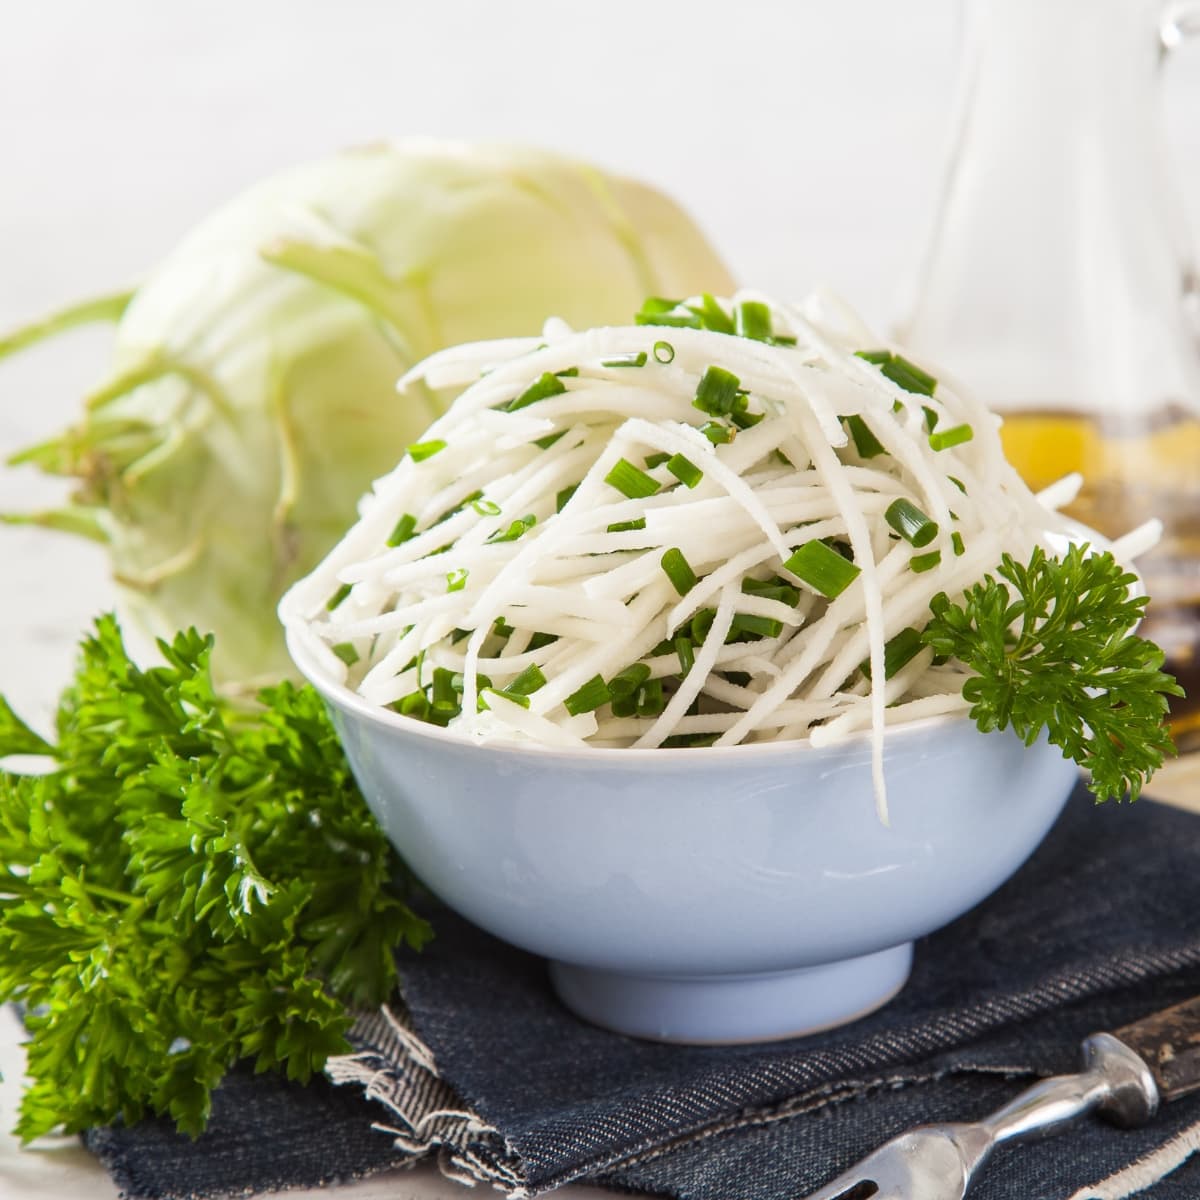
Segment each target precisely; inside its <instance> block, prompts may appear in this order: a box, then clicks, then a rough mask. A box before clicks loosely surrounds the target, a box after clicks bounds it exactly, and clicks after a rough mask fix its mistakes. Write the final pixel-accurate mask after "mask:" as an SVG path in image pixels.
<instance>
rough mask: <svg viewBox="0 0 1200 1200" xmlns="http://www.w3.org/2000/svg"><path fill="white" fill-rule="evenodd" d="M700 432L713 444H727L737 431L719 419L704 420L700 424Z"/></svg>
mask: <svg viewBox="0 0 1200 1200" xmlns="http://www.w3.org/2000/svg"><path fill="white" fill-rule="evenodd" d="M700 432H701V433H702V434H704V436H705V437H706V438H708V440H709V441H710V442H712V444H713V445H714V446H728V445H729V443H730V442H732V441H733V439H734V435H735V434H736V432H737V431H736V430H734V429H730V427H729V426H728V425H725V424H723V423H722V422H720V421H705V422H704V424H703V425H701V426H700Z"/></svg>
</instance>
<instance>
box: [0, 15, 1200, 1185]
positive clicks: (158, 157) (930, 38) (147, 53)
mask: <svg viewBox="0 0 1200 1200" xmlns="http://www.w3.org/2000/svg"><path fill="white" fill-rule="evenodd" d="M1015 2H1022V3H1028V2H1030V0H1015ZM1044 2H1047V3H1058V2H1061V0H1044ZM1130 2H1134V0H1130ZM959 7H960V6H959V4H958V3H956V2H955V0H910V2H909V3H903V4H902V3H897V2H896V0H860V2H857V3H846V2H841V3H837V2H835V0H824V2H822V3H818V2H816V0H791V2H783V0H780V2H776V3H771V2H769V0H738V2H736V3H735V2H731V0H725V2H724V3H710V2H707V0H604V3H596V4H588V5H583V4H578V3H573V2H571V0H559V2H558V3H553V2H551V0H526V2H518V0H422V2H421V3H408V2H405V0H391V2H384V0H340V2H338V3H332V2H330V3H320V2H319V0H206V2H203V3H201V2H197V0H186V2H179V0H104V2H103V3H99V2H97V0H36V2H32V3H31V2H29V0H23V2H22V0H0V18H2V24H0V29H2V35H0V330H3V329H6V328H7V327H10V326H13V325H15V324H17V323H19V322H22V321H25V320H28V319H31V318H33V317H34V316H36V315H38V314H39V313H41V312H43V311H45V310H49V309H52V308H54V307H56V306H59V305H62V304H65V303H67V302H69V301H72V300H75V299H78V298H81V297H83V296H86V295H89V294H94V293H103V292H107V291H111V290H114V289H115V288H117V287H119V286H121V285H123V284H125V283H127V282H130V281H133V280H136V279H137V277H138V276H139V275H140V274H141V273H142V272H144V271H145V270H146V269H147V268H149V267H150V266H151V265H153V264H154V263H155V262H156V261H157V260H158V259H159V258H160V257H161V256H162V255H163V254H164V253H165V252H166V251H167V249H168V248H169V247H170V246H171V245H172V244H173V243H174V242H175V241H176V240H177V239H178V238H179V237H180V235H181V234H182V233H183V232H184V231H185V230H187V229H188V228H189V227H190V226H191V225H192V224H194V223H195V222H196V221H197V220H198V219H199V218H200V217H201V216H203V215H204V214H205V213H206V212H207V211H209V210H210V209H211V208H212V207H213V206H215V205H216V204H218V203H220V202H221V201H223V200H225V199H226V198H228V197H229V196H231V195H233V194H234V193H236V192H237V191H239V190H240V189H241V188H243V187H244V186H246V185H247V184H249V183H250V182H252V181H254V180H256V179H257V178H259V177H261V176H263V175H265V174H268V173H270V172H272V171H274V170H276V169H278V168H280V167H283V166H286V165H289V164H292V163H296V162H300V161H303V160H305V159H310V158H314V157H320V156H322V155H325V154H327V153H329V152H331V151H333V150H335V149H337V148H339V147H342V146H345V145H349V144H354V143H360V142H367V141H373V140H376V139H379V138H383V137H389V136H405V135H412V134H425V135H435V136H450V137H461V138H471V139H495V140H507V141H523V142H531V143H538V144H542V145H545V146H549V147H553V148H558V149H561V150H566V151H569V152H571V153H573V154H575V155H578V156H581V157H584V158H588V159H592V160H594V161H596V162H597V163H599V164H601V165H603V166H606V167H608V168H610V169H614V170H618V171H621V172H624V173H627V174H631V175H636V176H640V177H642V178H644V179H646V180H648V181H650V182H652V183H655V184H657V185H658V186H660V187H662V188H664V189H666V190H668V191H670V192H671V193H672V194H673V195H675V196H676V197H677V198H678V199H680V200H682V201H683V202H684V204H685V205H686V206H687V207H688V208H689V209H690V211H691V212H692V214H693V215H694V216H695V217H696V218H697V220H698V221H699V222H700V224H701V225H702V226H703V227H704V228H705V230H706V231H707V233H708V234H709V236H710V237H711V238H712V239H713V241H714V242H715V243H716V244H717V245H718V246H719V247H720V248H721V251H722V253H723V254H724V255H725V257H726V258H727V260H728V262H729V264H730V266H731V267H732V268H733V271H734V273H735V275H736V276H737V277H738V278H739V279H740V280H742V281H743V282H745V283H748V284H753V285H755V286H758V287H762V288H764V289H767V290H770V291H774V292H780V293H785V294H794V295H798V294H800V293H802V292H804V291H805V290H807V289H808V288H809V287H810V286H812V285H813V284H815V283H818V282H829V283H831V284H832V285H833V286H834V287H836V288H837V289H838V290H839V291H841V292H842V293H843V294H845V295H846V296H848V297H849V298H850V299H851V300H852V301H853V302H854V303H856V304H857V305H858V306H859V307H860V308H861V309H862V310H863V311H864V313H865V314H866V315H867V316H868V318H869V319H870V320H871V321H873V322H874V323H876V325H877V326H879V327H880V328H883V329H886V328H887V326H888V325H889V324H890V323H891V322H892V321H893V320H894V319H896V318H897V317H898V316H899V314H900V312H901V311H902V306H903V303H904V301H903V294H904V287H905V285H906V283H907V282H908V280H909V278H910V276H911V274H912V272H913V271H914V270H915V267H916V263H917V260H918V256H919V250H920V245H921V243H922V241H923V239H924V236H925V233H926V229H927V225H928V222H929V220H930V215H931V209H932V205H933V202H934V198H935V195H936V193H937V188H938V184H939V179H940V174H941V169H942V158H943V154H944V152H945V148H946V144H947V140H948V137H949V115H950V109H951V106H952V103H953V99H954V96H955V80H956V48H957V44H958V42H957V36H958V19H959ZM1164 82H1165V88H1164V95H1165V105H1166V113H1167V119H1168V125H1169V129H1170V133H1171V138H1172V144H1173V147H1174V150H1175V155H1176V162H1177V173H1178V178H1179V184H1180V189H1181V194H1182V197H1183V199H1184V202H1185V207H1186V209H1187V211H1188V213H1189V215H1190V217H1191V220H1192V227H1193V229H1196V228H1197V227H1200V48H1190V49H1187V50H1184V51H1183V52H1181V53H1180V55H1179V56H1178V61H1177V62H1174V63H1171V64H1169V67H1168V70H1167V77H1166V79H1165V81H1164ZM1030 186H1036V181H1030ZM105 351H106V339H105V337H104V335H103V334H102V333H100V332H99V331H94V330H93V331H87V332H84V333H79V334H75V335H72V336H71V337H70V338H68V339H64V340H60V341H58V342H55V343H53V344H51V345H49V346H46V347H43V348H40V349H38V350H35V351H33V352H31V353H29V354H27V355H25V356H23V357H22V358H20V359H19V360H15V361H12V362H9V363H0V455H4V454H7V453H9V452H11V451H12V450H14V449H16V448H18V447H20V446H23V445H25V444H28V443H29V442H30V441H33V440H36V439H37V438H38V437H41V436H45V435H48V434H50V433H52V432H55V431H57V430H58V429H59V428H61V427H62V425H63V424H64V423H66V422H67V421H68V420H69V419H70V417H71V416H72V415H73V414H74V412H75V411H76V410H77V403H78V398H79V397H80V396H81V395H82V394H83V392H84V391H86V390H87V388H88V387H89V385H91V384H94V383H95V382H96V381H98V380H99V379H100V378H101V377H102V375H103V371H104V358H105ZM55 494H56V493H55V491H54V489H53V488H52V487H50V486H49V485H47V484H46V483H45V482H44V481H42V480H40V479H39V478H38V477H37V476H36V475H35V474H34V473H33V472H32V471H12V470H4V469H3V468H0V511H3V510H6V509H7V510H11V509H13V508H30V507H34V506H36V505H39V504H45V503H49V502H50V501H52V499H53V498H54V496H55ZM109 603H111V597H110V593H109V591H108V587H107V584H106V581H105V574H104V568H103V561H102V558H101V555H100V554H99V552H98V551H95V550H94V549H93V548H92V547H89V546H86V545H83V544H77V543H75V542H73V541H69V540H67V539H63V538H57V537H54V536H52V535H49V534H38V533H30V532H28V531H21V530H12V529H5V528H3V527H0V692H4V693H7V694H8V695H9V696H10V697H12V698H13V699H14V700H15V701H17V702H18V703H19V704H20V705H21V706H22V707H24V709H25V711H26V712H27V713H28V714H29V715H30V716H32V717H33V718H34V719H35V720H36V721H38V722H41V723H44V721H45V718H46V716H47V714H48V712H49V709H50V705H51V702H52V700H53V697H54V696H55V694H56V693H57V690H58V688H59V686H60V684H61V683H62V681H63V679H64V677H65V674H66V672H67V669H68V667H69V663H70V661H71V657H72V647H73V645H74V642H75V640H76V636H77V634H78V632H79V630H80V629H81V628H82V627H83V625H84V624H85V622H86V621H87V619H88V617H89V616H90V614H91V613H92V612H93V611H95V610H96V609H98V608H99V607H101V606H104V605H107V604H109ZM11 1041H12V1033H11V1031H9V1033H8V1036H7V1043H8V1044H9V1045H10V1046H11ZM11 1061H12V1059H11V1058H10V1059H9V1062H10V1063H11ZM11 1084H12V1081H10V1086H9V1087H8V1089H7V1090H6V1092H5V1094H4V1099H5V1100H6V1101H7V1102H8V1103H11V1100H12V1097H13V1095H14V1089H13V1087H12V1086H11ZM0 1124H2V1125H3V1126H4V1127H5V1128H7V1127H8V1126H9V1125H10V1124H11V1113H10V1112H0ZM31 1169H32V1168H30V1167H29V1165H28V1160H27V1159H24V1158H23V1159H22V1160H21V1162H20V1164H18V1162H17V1160H16V1159H15V1158H14V1157H13V1152H12V1150H11V1143H5V1142H3V1141H2V1140H0V1196H4V1197H6V1198H7V1196H10V1195H11V1196H16V1195H18V1194H22V1195H34V1194H37V1195H45V1196H50V1195H54V1196H59V1195H62V1196H66V1195H76V1194H81V1193H80V1192H79V1191H78V1188H79V1186H82V1185H80V1184H78V1183H74V1184H73V1183H70V1182H69V1177H68V1176H62V1177H61V1179H62V1180H63V1181H62V1182H60V1180H59V1178H57V1177H56V1178H52V1177H50V1176H43V1177H39V1178H40V1183H39V1181H38V1180H35V1179H34V1177H33V1175H32V1174H31V1173H30V1171H31ZM72 1188H75V1190H74V1191H72ZM96 1194H99V1193H96Z"/></svg>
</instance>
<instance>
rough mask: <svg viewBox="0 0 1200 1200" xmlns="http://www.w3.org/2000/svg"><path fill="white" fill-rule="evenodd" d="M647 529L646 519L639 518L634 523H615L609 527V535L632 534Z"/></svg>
mask: <svg viewBox="0 0 1200 1200" xmlns="http://www.w3.org/2000/svg"><path fill="white" fill-rule="evenodd" d="M645 528H646V518H645V517H638V518H637V519H636V520H634V521H614V522H613V523H612V524H611V525H609V526H608V532H609V533H632V532H633V531H634V530H636V529H645Z"/></svg>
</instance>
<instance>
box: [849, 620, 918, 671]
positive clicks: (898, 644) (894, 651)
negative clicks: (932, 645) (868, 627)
mask: <svg viewBox="0 0 1200 1200" xmlns="http://www.w3.org/2000/svg"><path fill="white" fill-rule="evenodd" d="M923 644H924V642H923V641H922V638H921V631H920V630H919V629H913V627H912V626H911V625H910V626H907V627H906V628H904V629H902V630H900V632H899V633H898V634H896V636H895V637H893V638H889V639H888V640H887V642H885V643H884V647H883V675H884V678H885V679H891V677H892V676H893V675H895V674H896V672H897V671H899V670H900V669H901V668H903V667H906V666H908V664H909V663H910V662H912V660H913V659H914V658H916V656H917V655H918V654H919V653H920V652H921V647H922V645H923ZM859 668H860V669H861V671H862V673H863V674H864V675H865V676H866V677H867V678H868V679H870V678H871V660H870V659H869V658H868V659H864V661H863V662H861V663H860V664H859Z"/></svg>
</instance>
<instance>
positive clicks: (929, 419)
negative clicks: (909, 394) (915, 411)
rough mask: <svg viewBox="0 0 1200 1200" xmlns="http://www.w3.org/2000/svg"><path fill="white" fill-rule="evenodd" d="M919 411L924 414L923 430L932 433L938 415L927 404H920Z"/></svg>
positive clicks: (935, 426)
mask: <svg viewBox="0 0 1200 1200" xmlns="http://www.w3.org/2000/svg"><path fill="white" fill-rule="evenodd" d="M921 411H922V412H923V413H924V414H925V432H926V433H932V432H933V431H934V430H935V429H936V428H937V423H938V415H937V413H935V412H934V411H933V409H932V408H930V407H929V405H928V404H922V405H921Z"/></svg>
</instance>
